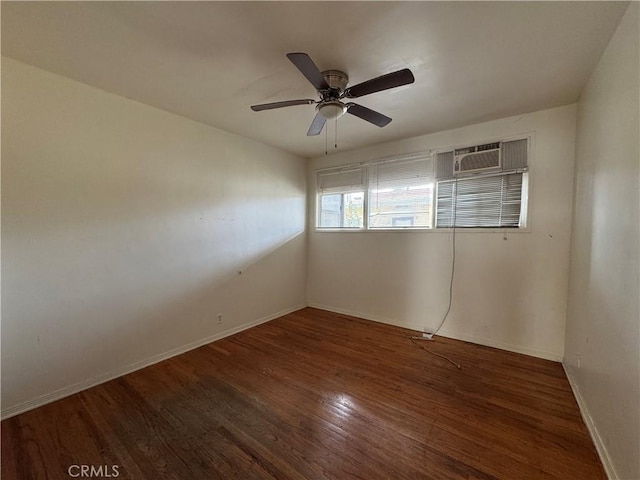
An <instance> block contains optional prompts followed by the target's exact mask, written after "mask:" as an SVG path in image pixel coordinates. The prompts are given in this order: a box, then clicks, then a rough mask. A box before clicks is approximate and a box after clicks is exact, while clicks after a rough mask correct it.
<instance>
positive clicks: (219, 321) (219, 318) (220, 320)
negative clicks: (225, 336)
mask: <svg viewBox="0 0 640 480" xmlns="http://www.w3.org/2000/svg"><path fill="white" fill-rule="evenodd" d="M218 323H222V314H221V313H219V314H218Z"/></svg>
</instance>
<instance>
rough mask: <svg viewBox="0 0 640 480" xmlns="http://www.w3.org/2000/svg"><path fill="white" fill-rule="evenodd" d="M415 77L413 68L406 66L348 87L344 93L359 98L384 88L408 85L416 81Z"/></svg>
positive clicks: (346, 95)
mask: <svg viewBox="0 0 640 480" xmlns="http://www.w3.org/2000/svg"><path fill="white" fill-rule="evenodd" d="M415 80H416V79H415V77H414V76H413V73H411V70H409V69H408V68H405V69H403V70H398V71H397V72H392V73H387V74H386V75H382V76H380V77H376V78H372V79H371V80H367V81H366V82H362V83H359V84H357V85H354V86H353V87H349V88H347V89H346V90H345V91H344V93H343V94H342V96H343V97H347V98H358V97H362V96H364V95H369V94H370V93H376V92H381V91H383V90H389V89H390V88H395V87H400V86H402V85H408V84H409V83H413V82H415Z"/></svg>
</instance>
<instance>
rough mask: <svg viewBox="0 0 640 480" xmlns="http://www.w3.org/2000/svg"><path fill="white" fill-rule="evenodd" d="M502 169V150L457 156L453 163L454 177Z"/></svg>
mask: <svg viewBox="0 0 640 480" xmlns="http://www.w3.org/2000/svg"><path fill="white" fill-rule="evenodd" d="M499 168H500V149H495V150H486V151H482V152H474V153H468V154H462V155H456V156H455V158H454V163H453V173H454V175H460V174H463V173H473V172H479V171H484V170H494V169H499Z"/></svg>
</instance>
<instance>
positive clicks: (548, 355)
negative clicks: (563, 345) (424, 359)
mask: <svg viewBox="0 0 640 480" xmlns="http://www.w3.org/2000/svg"><path fill="white" fill-rule="evenodd" d="M307 306H309V307H313V308H318V309H320V310H327V311H329V312H334V313H341V314H343V315H349V316H352V317H358V318H364V319H365V320H371V321H373V322H379V323H386V324H388V325H394V326H396V327H403V328H411V329H413V328H414V326H412V325H408V324H403V323H402V322H398V321H395V320H390V319H386V318H380V317H373V316H371V315H367V314H364V313H360V312H355V311H350V310H345V309H343V308H336V307H331V306H328V305H321V304H317V303H313V302H309V303H308V304H307ZM438 335H440V336H443V337H447V338H453V339H454V340H462V341H464V342H471V343H477V344H478V345H484V346H486V347H493V348H499V349H500V350H507V351H508V352H514V353H522V354H524V355H529V356H531V357H537V358H543V359H545V360H552V361H554V362H561V361H562V355H561V354H559V353H555V352H548V351H546V350H539V349H535V348H529V347H525V346H522V345H514V344H511V343H504V342H499V341H495V340H492V339H490V338H484V337H477V336H474V335H464V334H460V333H457V332H452V331H450V330H446V329H443V330H440V331H439V332H438Z"/></svg>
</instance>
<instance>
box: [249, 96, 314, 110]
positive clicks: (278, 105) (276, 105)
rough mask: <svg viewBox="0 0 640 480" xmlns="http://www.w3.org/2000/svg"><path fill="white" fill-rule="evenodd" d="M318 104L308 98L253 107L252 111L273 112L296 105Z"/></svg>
mask: <svg viewBox="0 0 640 480" xmlns="http://www.w3.org/2000/svg"><path fill="white" fill-rule="evenodd" d="M313 103H316V101H315V100H311V99H310V98H307V99H305V100H287V101H285V102H273V103H262V104H260V105H251V110H253V111H254V112H261V111H262V110H271V109H272V108H282V107H292V106H294V105H311V104H313Z"/></svg>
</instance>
